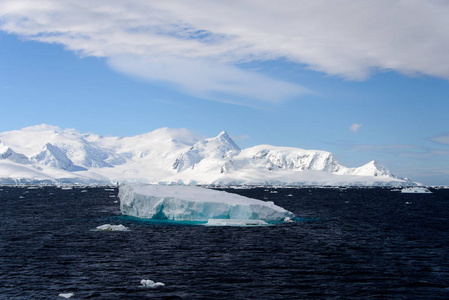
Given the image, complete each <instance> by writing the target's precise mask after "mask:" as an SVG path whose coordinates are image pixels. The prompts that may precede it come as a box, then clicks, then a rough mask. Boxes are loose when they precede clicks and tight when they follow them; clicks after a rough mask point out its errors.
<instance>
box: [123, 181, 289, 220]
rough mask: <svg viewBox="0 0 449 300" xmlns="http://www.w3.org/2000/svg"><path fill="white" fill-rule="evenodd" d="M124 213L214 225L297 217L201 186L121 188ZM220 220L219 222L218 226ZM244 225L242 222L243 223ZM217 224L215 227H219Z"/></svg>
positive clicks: (267, 205) (128, 186)
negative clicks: (237, 221)
mask: <svg viewBox="0 0 449 300" xmlns="http://www.w3.org/2000/svg"><path fill="white" fill-rule="evenodd" d="M118 196H119V198H120V209H121V211H122V214H124V215H128V216H132V217H137V218H142V219H154V220H174V221H199V222H207V221H209V222H214V221H210V219H221V220H220V221H221V222H223V220H222V219H226V220H228V222H229V219H233V220H234V219H238V220H262V221H264V222H275V221H283V220H284V219H285V218H287V217H288V218H293V217H294V214H293V213H292V212H290V211H288V210H285V209H284V208H282V207H280V206H277V205H275V204H274V203H273V202H265V201H261V200H256V199H251V198H247V197H244V196H240V195H237V194H232V193H227V192H224V191H217V190H211V189H206V188H202V187H198V186H167V185H145V184H129V183H125V184H122V185H120V187H119V194H118ZM220 221H216V224H217V223H218V222H220ZM240 222H241V221H240ZM216 224H215V225H216Z"/></svg>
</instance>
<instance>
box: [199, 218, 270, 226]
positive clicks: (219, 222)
mask: <svg viewBox="0 0 449 300" xmlns="http://www.w3.org/2000/svg"><path fill="white" fill-rule="evenodd" d="M205 225H206V226H267V225H269V224H268V223H267V222H265V221H264V220H246V219H209V220H207V223H206V224H205Z"/></svg>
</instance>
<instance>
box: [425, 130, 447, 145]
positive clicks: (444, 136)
mask: <svg viewBox="0 0 449 300" xmlns="http://www.w3.org/2000/svg"><path fill="white" fill-rule="evenodd" d="M429 140H431V141H433V142H435V143H438V144H443V145H449V133H445V134H442V135H438V136H435V137H432V138H429Z"/></svg>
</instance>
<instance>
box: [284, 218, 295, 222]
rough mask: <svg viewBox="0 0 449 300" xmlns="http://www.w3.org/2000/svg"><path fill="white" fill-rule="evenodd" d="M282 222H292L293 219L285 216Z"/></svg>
mask: <svg viewBox="0 0 449 300" xmlns="http://www.w3.org/2000/svg"><path fill="white" fill-rule="evenodd" d="M284 222H285V223H290V222H293V220H292V219H291V218H290V217H285V219H284Z"/></svg>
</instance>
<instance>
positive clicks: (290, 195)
mask: <svg viewBox="0 0 449 300" xmlns="http://www.w3.org/2000/svg"><path fill="white" fill-rule="evenodd" d="M285 197H293V195H292V194H288V195H285Z"/></svg>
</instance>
